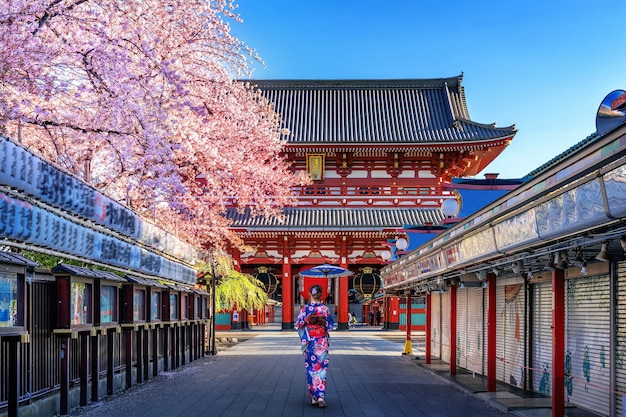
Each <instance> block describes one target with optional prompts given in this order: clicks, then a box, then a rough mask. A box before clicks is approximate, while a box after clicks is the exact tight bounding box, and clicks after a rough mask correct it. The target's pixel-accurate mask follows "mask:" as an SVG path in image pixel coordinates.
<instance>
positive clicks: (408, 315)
mask: <svg viewBox="0 0 626 417" xmlns="http://www.w3.org/2000/svg"><path fill="white" fill-rule="evenodd" d="M411 304H413V301H412V300H411V291H407V292H406V340H411V325H412V323H411V318H412V317H411V316H412V315H413V312H412V311H411Z"/></svg>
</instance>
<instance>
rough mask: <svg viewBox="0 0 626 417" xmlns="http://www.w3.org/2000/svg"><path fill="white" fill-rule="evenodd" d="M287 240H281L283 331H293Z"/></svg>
mask: <svg viewBox="0 0 626 417" xmlns="http://www.w3.org/2000/svg"><path fill="white" fill-rule="evenodd" d="M289 258H290V257H289V238H288V237H287V236H284V238H283V290H282V297H283V323H282V329H283V330H293V326H294V317H293V278H292V276H291V263H290V262H289Z"/></svg>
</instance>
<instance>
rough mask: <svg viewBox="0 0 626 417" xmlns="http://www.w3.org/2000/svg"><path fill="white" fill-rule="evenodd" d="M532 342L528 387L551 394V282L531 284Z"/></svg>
mask: <svg viewBox="0 0 626 417" xmlns="http://www.w3.org/2000/svg"><path fill="white" fill-rule="evenodd" d="M531 291H532V295H533V305H532V311H531V314H532V318H531V320H532V335H531V338H532V344H531V352H532V353H531V361H532V363H531V368H532V378H531V387H530V389H531V390H532V391H535V392H540V393H542V394H545V395H548V396H550V395H552V386H551V382H552V282H550V281H547V282H541V283H537V284H534V285H532V287H531Z"/></svg>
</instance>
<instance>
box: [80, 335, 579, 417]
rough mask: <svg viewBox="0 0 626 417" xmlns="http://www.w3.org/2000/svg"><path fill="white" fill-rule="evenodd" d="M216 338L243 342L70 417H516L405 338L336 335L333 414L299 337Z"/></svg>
mask: <svg viewBox="0 0 626 417" xmlns="http://www.w3.org/2000/svg"><path fill="white" fill-rule="evenodd" d="M268 330H272V331H268ZM218 336H228V337H231V338H238V339H240V340H244V341H242V342H240V343H237V344H236V345H234V346H232V347H229V348H228V349H225V350H223V351H220V352H219V353H218V355H216V356H209V357H206V358H203V359H201V360H198V361H194V362H192V363H190V364H188V365H186V366H184V367H181V368H178V369H177V370H175V371H174V372H163V373H161V374H160V375H159V376H158V377H157V378H154V379H152V380H150V381H148V382H147V383H144V384H141V385H139V386H136V387H133V388H131V389H129V390H127V391H125V392H123V393H121V394H120V395H117V396H114V397H112V398H110V399H107V400H105V401H102V402H99V403H96V404H91V405H88V406H86V407H82V408H79V409H77V410H73V411H72V412H71V415H72V416H91V417H94V416H107V417H110V416H145V417H150V416H155V417H156V416H167V417H171V416H186V417H187V416H215V417H217V416H220V417H260V416H267V417H281V416H282V417H297V416H320V417H321V416H333V417H343V416H346V417H347V416H349V417H396V416H397V417H400V416H411V417H420V416H429V417H433V416H435V417H436V416H459V417H461V416H462V417H472V416H481V417H492V416H493V417H496V416H505V415H513V414H507V413H506V411H501V410H498V409H496V408H495V407H494V405H497V404H495V403H494V402H493V401H491V400H490V399H489V398H487V397H481V396H480V395H478V394H473V393H472V392H471V390H468V389H464V388H463V386H462V385H459V383H458V381H453V380H451V379H450V378H446V377H445V376H442V375H438V374H437V370H436V369H434V370H431V369H428V368H427V367H425V366H421V365H420V364H419V363H418V362H419V361H418V360H416V359H415V358H414V357H412V356H410V355H402V351H403V350H404V338H405V336H404V333H403V332H399V331H372V330H371V329H370V328H366V329H359V330H353V331H349V332H334V333H333V334H332V336H331V351H330V355H331V356H330V360H331V362H330V366H329V374H328V386H327V392H326V400H327V403H328V407H327V408H324V409H319V408H316V407H313V406H311V405H310V400H309V399H308V396H307V393H306V379H305V373H304V362H303V359H302V354H301V353H300V349H299V340H298V337H297V333H296V332H295V331H293V332H289V331H278V328H277V327H275V326H271V325H270V326H259V327H254V328H253V329H252V330H248V331H242V332H228V333H221V334H218ZM416 345H417V347H418V349H419V341H416V343H415V344H414V345H413V346H414V353H416V352H415V346H416ZM418 357H419V356H418ZM435 366H436V365H435ZM548 411H549V409H548ZM518 415H525V414H518ZM533 415H541V414H533ZM548 415H549V414H548ZM577 416H578V414H577Z"/></svg>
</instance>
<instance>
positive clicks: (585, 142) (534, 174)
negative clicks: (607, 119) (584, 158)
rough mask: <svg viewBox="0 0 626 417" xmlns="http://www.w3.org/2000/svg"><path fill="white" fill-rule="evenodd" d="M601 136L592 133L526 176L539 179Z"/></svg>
mask: <svg viewBox="0 0 626 417" xmlns="http://www.w3.org/2000/svg"><path fill="white" fill-rule="evenodd" d="M600 137H601V136H600V135H598V134H597V133H592V134H591V135H589V136H587V137H586V138H585V139H583V140H581V141H580V142H578V143H576V144H575V145H573V146H571V147H569V148H567V149H566V150H564V151H563V152H561V153H560V154H558V155H557V156H555V157H554V158H552V159H550V160H549V161H548V162H546V163H544V164H543V165H540V166H539V167H537V168H535V169H534V170H532V171H531V172H530V173H528V175H526V178H535V177H538V176H539V175H541V174H542V173H543V172H545V171H547V170H548V169H550V168H551V167H553V166H555V165H556V164H558V163H559V162H560V161H562V160H563V159H565V158H567V157H568V156H570V155H572V154H573V153H575V152H576V151H578V150H580V149H582V148H584V147H585V146H587V145H588V144H589V143H591V142H594V141H596V140H597V139H599V138H600Z"/></svg>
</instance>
